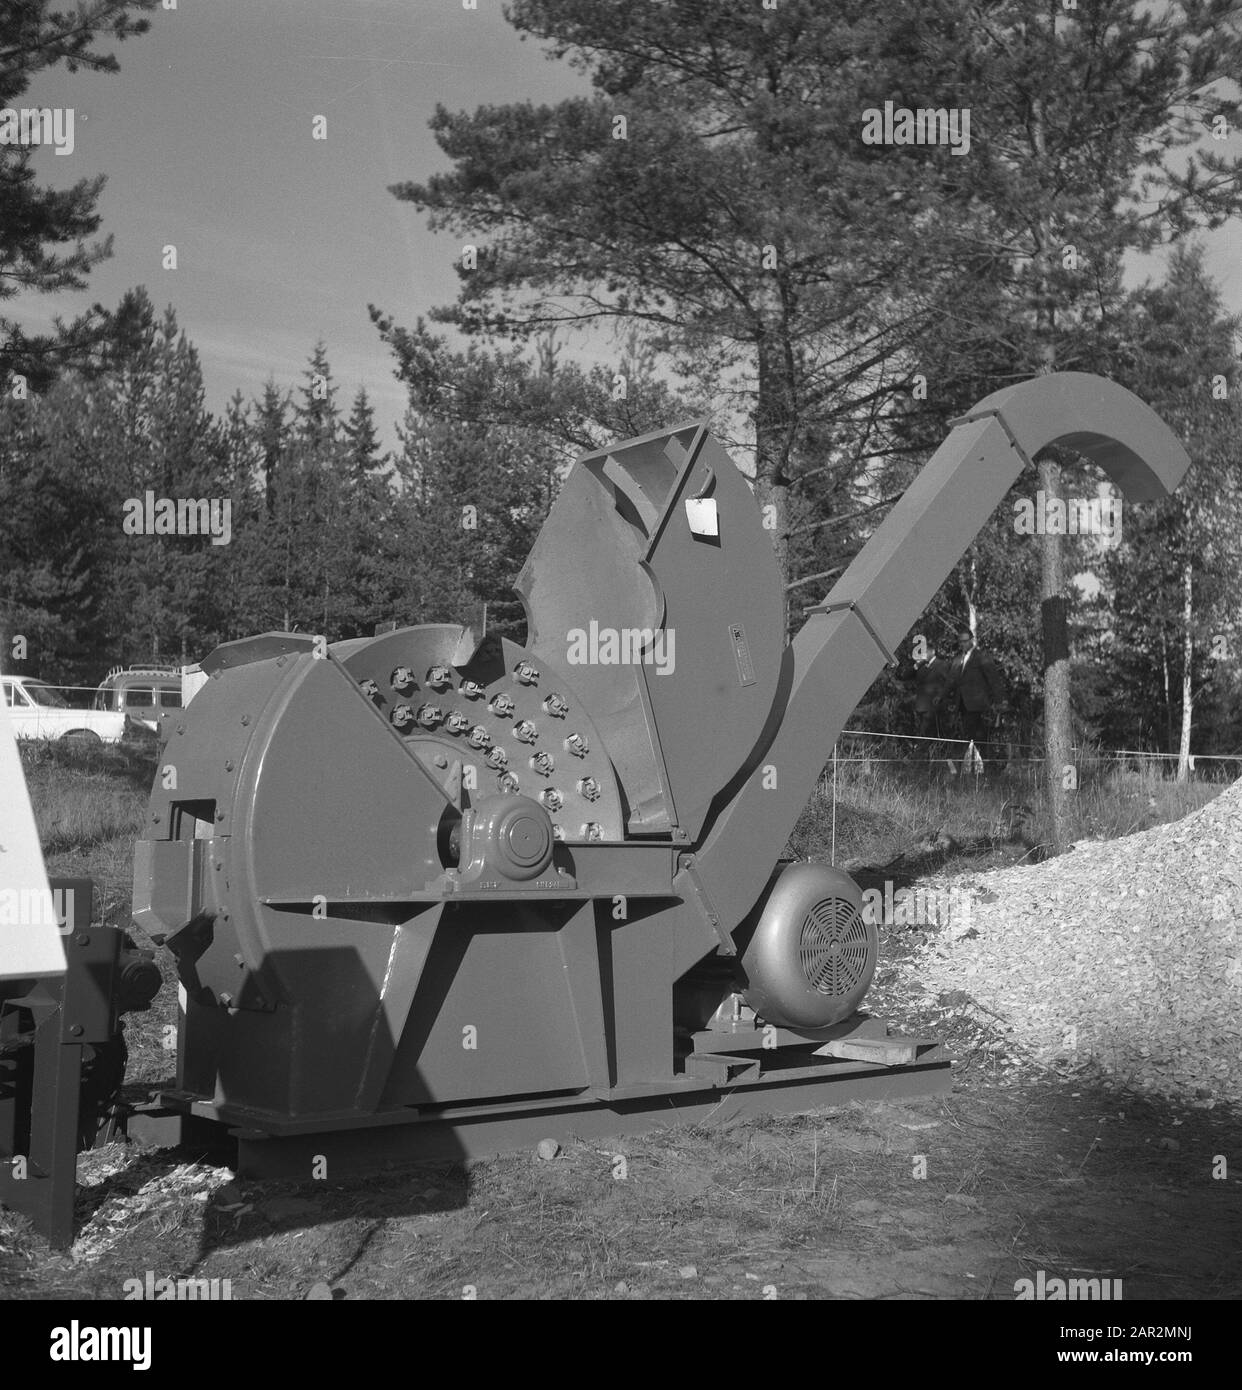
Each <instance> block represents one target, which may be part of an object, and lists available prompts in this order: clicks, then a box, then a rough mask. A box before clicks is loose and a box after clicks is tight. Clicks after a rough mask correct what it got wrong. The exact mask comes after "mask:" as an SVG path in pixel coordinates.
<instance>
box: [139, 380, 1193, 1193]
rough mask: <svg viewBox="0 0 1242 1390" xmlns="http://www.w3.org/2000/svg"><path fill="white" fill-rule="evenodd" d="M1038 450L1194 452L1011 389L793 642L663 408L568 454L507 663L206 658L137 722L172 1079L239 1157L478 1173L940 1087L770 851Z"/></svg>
mask: <svg viewBox="0 0 1242 1390" xmlns="http://www.w3.org/2000/svg"><path fill="white" fill-rule="evenodd" d="M1051 444H1059V445H1062V446H1064V447H1066V448H1068V449H1072V450H1074V451H1077V452H1078V453H1080V454H1083V455H1085V456H1087V457H1088V458H1090V459H1092V460H1093V461H1095V462H1096V463H1097V464H1098V465H1099V466H1100V467H1101V468H1102V469H1103V471H1104V473H1105V474H1106V475H1107V476H1108V477H1109V478H1110V479H1111V480H1112V481H1113V482H1114V483H1115V484H1116V485H1117V486H1118V487H1119V488H1120V489H1121V491H1122V492H1123V494H1124V495H1125V497H1126V498H1128V499H1130V500H1132V501H1142V500H1145V499H1151V498H1158V497H1163V496H1165V495H1166V494H1167V493H1168V492H1169V491H1171V490H1172V489H1173V488H1174V487H1175V486H1176V485H1177V483H1178V481H1179V480H1180V478H1181V476H1182V474H1183V472H1184V471H1185V469H1186V467H1187V464H1188V460H1187V458H1186V454H1185V452H1184V451H1183V449H1182V448H1181V446H1180V445H1179V444H1178V442H1177V440H1176V439H1175V438H1174V436H1173V435H1172V434H1171V432H1170V431H1169V430H1168V428H1167V427H1166V426H1165V425H1164V424H1163V423H1162V422H1161V421H1160V420H1159V419H1158V418H1157V417H1156V416H1155V415H1154V414H1153V412H1152V411H1151V410H1150V409H1148V407H1147V406H1145V405H1144V404H1142V402H1140V401H1139V400H1137V399H1136V398H1135V397H1134V396H1133V395H1131V394H1130V393H1128V392H1127V391H1125V390H1123V389H1122V388H1120V387H1119V386H1117V385H1115V384H1113V383H1110V382H1107V381H1104V380H1101V379H1099V378H1096V377H1091V376H1086V375H1082V374H1075V373H1069V374H1062V375H1050V376H1045V377H1040V378H1037V379H1035V380H1032V381H1028V382H1025V383H1022V384H1019V385H1016V386H1013V387H1010V388H1007V389H1005V390H1003V391H1000V392H998V393H996V394H995V395H993V396H989V397H988V398H987V399H986V400H984V401H982V402H981V403H980V404H979V405H978V406H976V407H975V408H974V409H973V410H972V411H970V413H969V414H967V415H965V416H964V417H962V418H961V419H960V420H958V421H956V422H955V424H954V427H953V429H952V432H951V434H950V435H949V437H948V439H947V440H946V441H945V443H944V444H943V445H942V446H941V448H940V449H939V450H938V451H937V452H936V453H935V455H934V456H933V457H932V459H931V460H930V461H929V462H928V463H927V465H926V466H925V467H924V469H923V470H922V472H921V473H920V475H919V476H918V478H917V479H916V480H915V482H914V483H913V484H912V486H911V487H910V488H909V489H908V491H907V492H906V493H905V495H904V496H903V497H902V498H901V500H900V501H899V502H898V503H897V504H896V506H895V507H894V508H893V509H892V511H891V512H890V514H889V515H888V517H887V518H886V519H885V521H884V522H883V524H882V525H881V526H880V527H879V528H878V529H877V531H876V532H875V533H874V535H873V536H872V537H871V539H870V540H869V542H868V543H867V544H866V546H865V547H864V549H863V550H862V552H861V553H860V555H859V556H858V558H857V559H856V560H855V561H854V563H853V564H852V565H851V566H850V567H849V569H848V570H847V572H846V573H845V574H844V576H843V577H842V578H841V580H840V582H839V583H837V585H836V586H835V588H833V590H832V591H831V593H830V594H829V595H828V596H827V598H826V599H825V600H824V601H823V602H822V603H821V604H820V605H819V606H818V607H817V608H815V609H814V610H813V611H812V613H811V615H810V616H809V617H808V619H807V621H806V622H805V624H804V626H803V627H802V628H801V630H800V631H799V632H798V634H797V636H796V637H795V638H794V640H793V641H792V643H787V642H786V640H785V635H784V595H783V591H782V582H781V576H780V574H779V573H778V568H777V565H776V562H775V558H774V553H773V545H772V534H771V532H770V531H767V530H765V529H764V525H763V520H762V515H761V511H760V509H759V507H758V506H757V504H756V501H755V499H754V497H753V495H752V492H751V489H750V486H749V485H748V483H747V481H746V479H745V478H744V477H743V475H742V473H741V472H740V471H739V470H738V468H737V467H736V466H735V465H734V463H733V462H732V460H731V459H730V457H729V455H728V454H727V453H726V452H725V450H724V449H723V448H722V447H721V446H720V445H719V444H718V443H717V442H716V441H715V440H714V439H713V437H712V436H711V434H710V433H709V431H708V430H707V428H705V427H704V426H702V425H698V424H692V425H687V426H684V427H682V428H679V429H673V430H669V431H667V432H663V433H657V434H651V435H647V436H644V437H642V438H638V439H630V440H627V441H625V442H624V443H619V444H617V445H615V446H614V447H612V448H608V449H603V450H600V451H599V452H597V453H592V454H588V455H587V456H585V457H584V458H582V459H581V460H580V461H579V462H578V463H577V464H576V465H575V466H574V468H573V469H572V470H571V471H570V473H569V475H568V477H567V479H566V481H565V484H564V487H563V489H562V491H561V493H560V496H559V498H558V500H557V502H556V504H555V505H554V507H553V508H552V511H551V513H550V515H549V516H548V519H547V522H546V524H545V525H544V527H543V529H542V531H541V532H540V534H539V536H538V538H537V540H536V543H535V545H534V548H533V550H532V552H531V555H530V557H529V559H528V561H527V564H526V566H525V568H524V570H523V571H522V574H521V576H520V578H519V580H518V585H517V587H518V589H519V591H520V593H521V595H522V598H523V600H524V603H525V607H526V612H527V617H528V633H529V637H528V641H527V644H526V645H525V646H518V645H516V644H514V643H513V642H511V641H508V640H506V639H504V638H502V637H497V636H495V635H491V636H486V637H484V638H483V639H482V640H477V641H476V640H475V638H474V637H473V636H472V635H471V633H470V632H468V631H467V630H464V629H462V628H460V627H456V626H419V627H407V628H404V629H400V630H396V631H391V632H387V633H385V634H383V635H380V636H376V637H374V638H367V639H358V640H351V641H343V642H336V643H332V644H329V643H327V642H325V641H324V640H323V639H321V638H317V637H315V636H313V635H301V634H294V633H268V634H265V635H263V636H258V637H253V638H250V639H248V640H245V641H239V642H230V643H227V644H225V645H224V646H221V647H219V648H217V649H216V650H215V651H214V652H213V653H212V654H211V655H210V656H209V657H208V658H207V659H206V660H205V661H204V662H203V670H204V671H205V672H206V673H207V680H206V682H205V684H204V685H203V687H202V688H201V690H200V691H199V692H198V694H197V695H196V696H195V698H194V700H193V702H192V703H191V704H190V705H189V706H188V707H187V708H186V709H185V710H184V711H178V712H176V713H175V714H172V715H170V716H169V717H168V719H167V721H166V723H167V729H166V743H165V745H164V748H163V752H162V754H161V757H160V760H159V761H160V766H159V770H158V772H157V775H156V779H155V786H154V790H153V792H152V796H151V802H150V815H149V824H148V827H147V834H146V838H145V839H143V840H142V841H141V842H140V843H139V844H138V846H137V852H136V860H135V870H134V880H135V897H134V918H135V921H136V922H137V923H138V924H140V925H141V926H142V927H143V928H144V929H145V930H146V931H147V932H148V933H150V934H151V935H152V936H153V937H154V938H155V939H156V940H157V941H162V942H163V943H164V944H165V945H167V946H168V948H169V949H170V950H171V951H172V952H173V953H174V955H175V957H176V960H177V963H178V969H179V975H180V980H181V1010H180V1024H179V1027H180V1037H179V1043H178V1077H177V1084H176V1087H175V1089H172V1090H168V1091H165V1092H163V1093H161V1095H160V1096H159V1098H158V1101H157V1102H155V1103H154V1104H153V1106H152V1107H151V1108H150V1109H149V1110H148V1111H147V1112H146V1113H145V1114H141V1115H138V1116H135V1117H134V1119H133V1120H132V1121H131V1132H137V1133H145V1134H146V1135H147V1136H148V1137H152V1138H162V1139H163V1141H164V1142H170V1141H171V1140H172V1139H173V1138H175V1133H174V1131H177V1132H180V1131H181V1130H183V1129H184V1127H185V1126H188V1125H191V1124H193V1123H194V1122H196V1121H197V1122H202V1121H210V1122H214V1123H215V1124H216V1125H223V1126H226V1127H227V1128H228V1129H229V1130H230V1131H231V1133H232V1134H233V1136H234V1137H235V1138H236V1139H237V1140H238V1143H239V1155H240V1168H241V1170H242V1171H246V1172H250V1173H252V1174H255V1175H264V1174H288V1173H306V1172H308V1171H309V1168H308V1166H307V1165H309V1163H310V1161H311V1157H312V1156H314V1155H319V1156H321V1157H322V1156H325V1155H326V1156H327V1157H328V1163H329V1167H331V1166H332V1164H334V1163H335V1165H336V1167H335V1169H334V1171H336V1172H340V1171H342V1169H343V1168H344V1169H349V1168H355V1169H356V1168H357V1167H359V1166H363V1167H365V1166H382V1165H384V1164H386V1163H392V1162H401V1161H406V1160H409V1159H415V1158H420V1157H424V1156H434V1157H446V1156H473V1155H476V1154H482V1153H489V1152H497V1151H499V1150H502V1149H505V1148H513V1147H518V1146H522V1145H525V1144H528V1143H532V1142H534V1141H537V1140H539V1139H541V1138H544V1137H551V1138H558V1139H563V1138H568V1137H570V1136H574V1135H578V1136H589V1135H599V1134H607V1133H615V1132H618V1131H625V1130H634V1129H639V1128H641V1127H644V1126H647V1127H649V1126H651V1125H652V1124H653V1123H657V1122H660V1121H663V1120H665V1119H668V1118H673V1117H676V1116H679V1115H680V1116H682V1117H685V1118H690V1119H693V1118H697V1117H702V1116H706V1115H708V1114H717V1115H719V1114H722V1113H728V1112H730V1111H732V1112H738V1111H746V1110H762V1111H772V1110H787V1111H788V1110H807V1109H812V1108H814V1107H816V1106H818V1105H823V1104H826V1103H835V1102H837V1101H839V1100H844V1099H847V1098H854V1097H887V1096H894V1095H911V1094H930V1093H934V1092H937V1091H941V1090H944V1089H946V1088H947V1085H948V1081H949V1065H950V1063H949V1060H948V1058H947V1057H946V1056H945V1055H944V1053H943V1051H942V1050H941V1049H939V1048H938V1047H937V1046H936V1045H935V1044H934V1043H932V1042H929V1041H927V1040H922V1039H901V1038H891V1037H889V1036H888V1035H887V1030H886V1028H885V1027H884V1025H883V1024H882V1023H881V1022H880V1021H878V1020H876V1019H871V1018H866V1017H865V1016H864V1015H862V1014H861V1013H860V1012H859V1010H860V1005H861V1004H862V1002H863V999H864V996H865V995H866V992H867V989H868V986H869V984H870V981H871V977H872V972H873V970H874V968H875V963H876V956H877V951H878V933H877V929H876V927H875V925H874V924H873V923H872V922H870V921H869V920H867V916H866V915H865V914H864V912H863V911H862V897H861V894H860V892H859V889H858V887H857V886H856V885H855V884H854V882H853V881H852V880H851V879H850V878H849V877H848V876H847V875H846V874H844V873H842V872H840V871H838V870H837V869H834V868H831V867H829V866H826V865H823V864H818V863H790V862H781V860H780V856H781V854H782V851H783V848H784V846H785V844H786V841H787V838H788V836H789V834H790V832H791V830H792V828H793V825H794V822H795V820H796V819H797V817H798V815H799V813H800V812H801V810H802V809H803V807H804V806H805V805H806V804H807V801H808V799H809V797H810V795H811V793H812V792H813V790H814V788H815V786H816V782H817V779H818V778H819V776H820V773H821V770H822V768H823V766H824V764H825V762H826V760H827V759H828V757H829V756H830V753H831V750H832V747H833V744H834V743H835V741H836V739H837V737H838V735H839V733H840V732H841V730H842V728H843V727H844V725H845V722H846V720H847V718H848V717H849V715H850V714H851V713H852V711H853V710H854V707H855V705H856V704H857V702H858V701H859V700H860V699H861V697H862V696H863V695H864V693H865V692H866V690H867V688H868V686H869V685H870V684H871V682H872V680H873V679H874V678H875V676H876V674H877V673H878V672H879V671H880V670H881V668H882V667H883V665H884V664H885V663H886V662H890V661H891V660H892V659H893V652H894V650H895V648H896V647H897V644H898V643H899V642H900V641H901V640H902V638H903V637H904V636H905V635H906V634H907V632H908V631H909V630H910V628H911V627H912V626H913V624H914V623H915V622H916V620H917V619H918V617H919V615H920V613H921V612H922V611H923V609H924V607H925V606H926V604H927V603H928V601H929V600H930V599H931V597H932V596H933V595H934V594H935V593H936V591H937V589H938V588H939V586H940V585H941V583H942V582H943V581H944V579H945V578H946V576H947V575H948V573H949V571H950V569H951V568H952V566H953V565H954V564H955V563H956V561H957V560H958V558H959V557H960V556H961V555H962V553H963V552H964V550H965V549H966V547H967V546H968V545H969V543H970V542H971V540H972V539H973V538H974V537H975V535H976V534H977V533H978V531H979V529H980V528H981V527H982V525H983V524H984V522H985V521H986V520H987V518H988V516H989V515H990V513H991V512H992V511H993V509H994V508H995V507H996V506H997V505H998V503H999V502H1000V501H1001V500H1002V498H1003V497H1004V495H1005V493H1006V491H1007V490H1008V488H1009V487H1010V485H1011V484H1012V483H1013V482H1014V480H1015V479H1016V478H1017V476H1018V474H1019V472H1020V470H1021V469H1022V467H1023V466H1024V464H1027V463H1029V462H1030V460H1031V459H1032V458H1033V456H1034V455H1035V454H1037V453H1038V452H1039V451H1040V450H1041V449H1043V448H1044V447H1045V446H1048V445H1051Z"/></svg>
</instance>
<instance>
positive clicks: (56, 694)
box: [25, 681, 69, 709]
mask: <svg viewBox="0 0 1242 1390" xmlns="http://www.w3.org/2000/svg"><path fill="white" fill-rule="evenodd" d="M25 689H26V694H27V695H29V696H30V698H31V699H32V700H33V701H34V702H35V704H36V705H51V706H53V707H55V708H57V709H67V708H68V705H69V702H68V700H66V699H65V697H64V696H63V695H62V694H61V693H60V691H59V690H56V689H55V688H54V687H53V686H50V685H44V683H43V682H42V681H27V682H26V686H25Z"/></svg>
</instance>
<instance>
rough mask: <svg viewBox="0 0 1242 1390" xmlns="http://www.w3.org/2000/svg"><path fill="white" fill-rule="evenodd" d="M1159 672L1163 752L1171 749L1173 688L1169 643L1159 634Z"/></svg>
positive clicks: (1162, 634)
mask: <svg viewBox="0 0 1242 1390" xmlns="http://www.w3.org/2000/svg"><path fill="white" fill-rule="evenodd" d="M1160 670H1161V674H1162V675H1163V677H1164V750H1163V751H1164V752H1166V753H1167V752H1168V751H1169V750H1170V749H1171V748H1172V747H1173V688H1172V678H1171V677H1170V675H1169V642H1168V638H1167V637H1166V636H1165V635H1164V633H1163V632H1162V633H1161V634H1160Z"/></svg>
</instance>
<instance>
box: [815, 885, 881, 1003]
mask: <svg viewBox="0 0 1242 1390" xmlns="http://www.w3.org/2000/svg"><path fill="white" fill-rule="evenodd" d="M870 956H871V945H870V942H869V941H868V938H867V928H866V924H865V923H864V922H863V919H862V913H860V912H859V910H858V908H857V907H855V906H854V904H853V903H852V902H850V900H849V899H848V898H822V899H821V900H820V901H819V902H817V903H816V904H815V906H814V907H813V908H811V910H810V911H809V912H808V913H807V915H806V919H805V920H804V921H803V923H802V936H801V938H800V939H799V941H798V964H799V965H800V966H801V968H802V973H803V975H805V976H806V981H807V984H809V985H810V986H811V988H812V989H813V990H817V991H818V992H819V993H820V994H826V995H828V996H829V997H830V998H842V997H844V996H845V995H847V994H849V992H850V991H851V990H852V989H854V988H855V987H856V986H857V985H858V983H859V981H860V980H862V979H863V978H864V976H865V975H866V973H867V969H868V966H869V964H870Z"/></svg>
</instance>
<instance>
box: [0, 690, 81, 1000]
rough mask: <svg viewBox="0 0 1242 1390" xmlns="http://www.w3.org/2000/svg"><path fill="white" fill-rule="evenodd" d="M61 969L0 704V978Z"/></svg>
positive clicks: (12, 741)
mask: <svg viewBox="0 0 1242 1390" xmlns="http://www.w3.org/2000/svg"><path fill="white" fill-rule="evenodd" d="M64 968H65V948H64V945H63V943H62V942H61V939H60V923H59V921H58V920H57V916H56V909H55V907H54V906H53V904H52V894H51V891H50V890H49V888H48V886H47V870H46V869H45V868H44V867H43V851H42V850H41V849H40V847H39V832H38V829H37V827H36V826H35V818H34V809H33V808H32V807H31V805H30V791H29V789H28V788H27V786H26V777H25V774H24V773H23V772H22V763H21V759H20V758H19V757H18V754H17V740H16V738H15V736H14V733H13V721H12V719H11V718H10V716H9V711H8V707H7V706H6V705H4V704H3V703H0V980H5V979H24V978H26V976H28V975H57V974H60V973H62V972H63V971H64Z"/></svg>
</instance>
